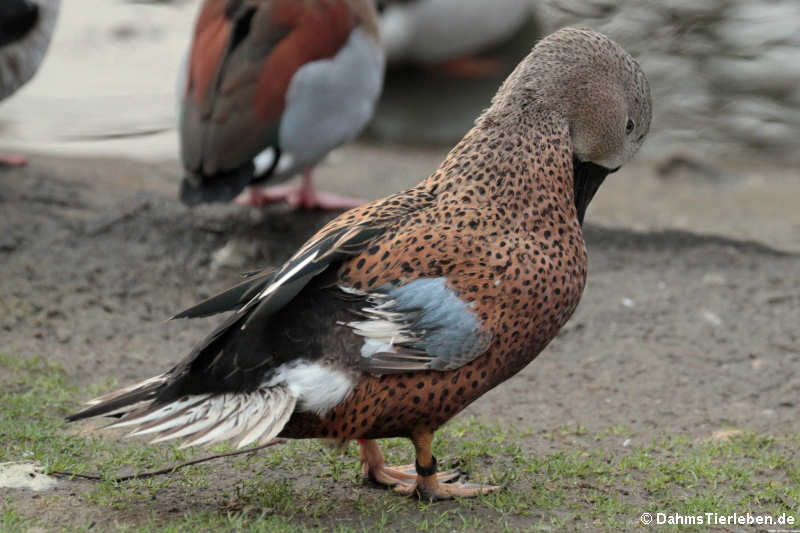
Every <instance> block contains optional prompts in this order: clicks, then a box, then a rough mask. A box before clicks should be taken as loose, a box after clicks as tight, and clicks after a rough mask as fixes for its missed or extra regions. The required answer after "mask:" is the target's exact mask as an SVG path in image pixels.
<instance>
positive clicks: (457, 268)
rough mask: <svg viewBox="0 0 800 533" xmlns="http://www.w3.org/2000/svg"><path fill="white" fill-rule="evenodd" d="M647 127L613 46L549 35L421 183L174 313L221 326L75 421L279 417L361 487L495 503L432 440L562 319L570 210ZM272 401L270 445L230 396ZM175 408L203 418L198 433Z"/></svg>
mask: <svg viewBox="0 0 800 533" xmlns="http://www.w3.org/2000/svg"><path fill="white" fill-rule="evenodd" d="M631 123H632V124H633V126H632V127H631V126H630V124H631ZM649 124H650V93H649V86H648V84H647V80H646V78H645V76H644V74H643V73H642V72H641V70H640V69H639V66H638V64H636V62H635V61H634V60H633V59H632V58H631V57H630V56H629V55H628V54H627V53H626V52H625V51H624V50H622V49H621V48H620V47H619V46H617V45H616V44H614V43H613V42H612V41H610V40H609V39H608V38H606V37H605V36H603V35H600V34H598V33H594V32H591V31H588V30H577V29H565V30H561V31H559V32H556V33H555V34H553V35H551V36H550V37H548V38H546V39H544V40H543V41H541V42H540V43H539V44H538V45H537V46H536V47H535V48H534V49H533V51H532V52H531V54H530V55H529V56H528V57H527V58H526V59H525V60H524V61H523V62H522V63H521V64H520V65H519V66H518V67H517V69H516V70H515V71H514V73H513V74H512V75H511V76H510V77H509V78H508V80H507V81H506V82H505V83H504V84H503V86H502V87H501V89H500V90H499V92H498V93H497V95H496V96H495V98H494V99H493V101H492V105H491V106H490V107H489V108H488V109H487V111H485V112H484V113H483V114H482V115H481V117H479V118H478V120H477V121H476V124H475V127H474V128H473V129H472V130H471V131H470V132H469V133H467V135H466V136H465V137H464V139H463V140H462V141H461V142H460V143H458V145H457V146H456V147H455V148H453V150H452V151H451V152H450V153H449V154H448V156H447V157H446V159H445V160H444V162H443V163H442V165H441V166H440V168H439V169H438V170H437V171H436V172H435V173H433V174H432V175H431V176H430V177H428V178H427V179H425V180H423V181H422V182H421V183H420V184H419V185H417V186H416V187H413V188H411V189H409V190H406V191H402V192H399V193H397V194H394V195H392V196H389V197H387V198H385V199H382V200H378V201H375V202H372V203H370V204H367V205H364V206H362V207H359V208H356V209H353V210H351V211H349V212H347V213H345V214H343V215H342V216H340V217H338V218H337V219H335V220H333V221H332V222H331V223H329V224H328V225H327V226H325V227H324V228H323V229H321V230H320V231H319V232H318V233H317V234H316V235H315V236H314V237H312V238H311V239H310V240H309V241H308V243H306V244H305V245H304V246H303V247H302V248H301V249H300V250H299V251H298V252H297V253H296V254H295V255H294V256H293V257H292V258H291V259H290V260H289V261H288V262H287V263H286V264H284V265H283V266H282V267H280V268H279V269H278V270H276V271H274V272H267V273H263V274H260V275H256V276H253V277H251V278H248V279H247V280H245V281H244V282H243V283H242V284H240V285H238V286H237V287H234V288H233V289H231V290H229V291H227V292H225V293H222V294H220V295H217V296H215V297H212V298H211V299H209V300H207V301H205V302H202V303H201V304H198V305H197V306H195V307H193V308H191V309H188V310H186V311H184V312H182V313H180V314H179V315H177V317H178V318H189V317H194V316H206V315H209V314H214V313H217V312H221V311H228V310H234V311H235V312H234V313H232V314H231V315H230V316H229V318H227V319H226V320H225V321H224V322H223V323H222V324H221V325H220V326H219V327H218V328H217V329H216V330H215V331H214V332H212V334H211V335H210V336H208V337H207V338H206V339H205V340H204V341H203V342H201V343H200V344H198V346H197V347H196V348H195V349H194V350H193V351H192V353H190V354H189V356H188V357H187V358H186V359H184V360H183V361H182V362H181V363H179V364H178V365H176V366H175V367H174V368H172V369H171V370H169V371H168V372H166V373H165V374H163V375H161V376H158V377H157V378H153V379H151V380H148V381H146V382H143V383H142V384H141V385H140V386H134V387H131V388H128V389H124V390H122V391H120V392H119V393H116V394H112V395H109V396H107V397H105V398H102V399H100V400H99V401H96V402H94V403H93V404H92V405H91V406H90V407H89V408H88V409H86V410H85V411H83V412H82V413H78V414H77V415H74V416H73V417H72V418H73V419H77V418H83V417H86V416H95V415H100V414H106V413H109V412H115V413H119V412H120V411H125V410H126V407H127V409H128V411H127V413H126V414H125V415H124V416H123V417H122V419H121V422H120V423H118V424H117V425H118V426H123V425H124V426H125V427H132V428H139V431H141V430H142V429H144V430H145V431H148V430H150V433H156V437H157V438H160V437H164V436H167V437H169V436H182V437H185V438H186V439H189V441H190V442H193V441H194V442H209V439H211V441H216V440H219V439H221V438H228V439H230V440H233V441H235V442H239V443H241V442H256V441H259V440H263V439H269V438H272V436H273V435H274V434H275V432H274V427H275V426H276V425H277V422H275V420H278V419H280V421H281V423H282V424H281V425H282V429H281V430H280V432H279V433H278V434H279V435H280V436H283V437H290V438H313V437H319V438H327V439H333V440H337V441H340V442H346V441H348V440H351V439H359V442H360V443H361V452H362V461H363V462H364V469H365V473H366V474H368V475H369V476H370V477H372V478H373V479H376V480H378V481H380V482H382V483H385V484H388V485H395V486H396V489H397V490H399V491H401V492H407V493H410V492H413V491H415V490H417V491H420V492H421V493H424V494H425V495H426V496H428V497H449V496H453V495H462V496H464V495H474V494H478V493H482V492H486V491H488V490H493V487H478V486H469V485H464V484H457V483H440V481H442V482H444V481H451V477H452V476H449V475H448V474H440V475H435V464H436V463H435V459H434V458H433V456H432V455H431V448H430V446H431V441H432V438H433V432H434V431H435V430H436V429H437V428H438V427H439V426H441V425H442V424H443V423H445V422H446V421H447V420H449V419H450V418H452V417H453V416H454V415H456V414H457V413H458V412H459V411H461V410H462V409H463V408H464V407H466V406H467V405H469V404H470V403H471V402H472V401H474V400H475V399H477V398H478V397H480V396H481V395H482V394H484V393H485V392H486V391H488V390H489V389H491V388H493V387H495V386H496V385H498V384H500V383H502V382H503V381H504V380H506V379H508V378H509V377H511V376H513V375H514V374H515V373H517V372H518V371H519V370H520V369H522V368H523V367H524V366H525V365H527V364H528V363H529V362H530V361H531V360H533V358H535V357H536V356H537V355H538V354H539V353H540V352H541V351H542V349H543V348H544V347H545V346H546V345H547V344H548V343H549V342H550V341H551V340H552V339H553V337H554V336H555V334H556V332H557V331H558V330H559V328H561V327H562V326H563V325H564V323H566V321H567V320H568V319H569V317H570V316H571V314H572V313H573V311H574V310H575V308H576V306H577V305H578V301H579V299H580V296H581V293H582V291H583V288H584V285H585V283H586V275H587V271H586V264H587V261H586V249H585V245H584V240H583V235H582V231H581V223H582V221H583V216H584V214H585V210H586V206H587V204H588V203H589V201H590V200H591V198H592V196H593V195H594V193H595V192H596V190H597V188H598V186H599V184H600V183H601V182H602V180H603V179H604V178H605V177H606V175H607V174H608V173H610V172H611V171H613V170H614V169H616V168H617V167H618V166H619V165H621V164H622V163H624V162H625V161H627V160H628V159H629V158H630V157H631V156H632V155H633V154H634V153H635V151H636V150H637V149H638V147H639V146H640V145H641V143H642V141H643V139H644V137H645V135H646V134H647V131H648V129H649ZM273 390H279V391H281V393H280V394H277V399H272V398H269V399H266V400H264V404H263V409H264V411H265V412H268V413H273V414H272V415H271V418H270V417H267V416H264V415H262V418H263V419H264V420H267V419H269V420H268V421H267V422H264V424H265V427H267V426H268V428H267V429H269V431H267V429H265V430H264V431H263V432H262V433H261V434H259V435H256V436H254V431H255V430H254V429H253V425H252V424H251V423H250V422H248V420H249V418H247V417H242V416H241V411H242V410H241V409H237V408H234V407H230V406H231V405H234V404H233V403H231V400H230V396H231V395H232V394H233V395H237V394H238V395H240V396H242V397H243V398H248V400H247V402H244V400H241V401H240V403H242V404H244V403H246V404H247V405H251V402H252V401H253V400H251V399H250V398H251V397H252V396H253V395H256V397H258V398H265V397H266V396H267V395H268V393H269V391H273ZM287 393H288V396H287ZM198 398H199V400H198ZM289 398H291V399H293V400H294V402H295V404H293V407H292V408H293V412H292V414H291V416H290V417H289V418H288V419H287V420H285V422H284V421H283V416H284V414H285V412H286V409H287V405H289V404H288V403H287V402H289ZM190 404H191V405H192V406H195V405H203V404H211V407H209V408H208V410H207V412H209V413H211V412H213V413H217V414H215V415H214V416H210V415H209V417H207V418H209V420H208V421H207V423H206V424H205V425H203V426H202V427H201V428H199V429H197V431H195V432H194V433H193V432H192V431H190V430H186V429H185V428H186V424H187V420H192V423H196V420H195V419H196V418H197V417H196V414H195V412H194V411H192V413H188V409H189V407H187V406H189V405H190ZM218 404H219V405H218ZM223 404H224V405H223ZM170 405H173V406H177V407H174V408H169V409H167V411H168V412H165V408H166V407H168V406H170ZM128 406H130V407H128ZM153 427H156V428H157V429H158V431H155V430H153ZM256 433H257V431H256ZM176 434H177V435H176ZM209 435H210V437H209ZM396 436H403V437H408V438H410V439H411V440H412V441H413V443H414V445H415V447H416V451H417V462H416V465H417V469H416V471H417V474H418V475H414V474H413V473H410V472H409V471H408V469H392V468H388V467H386V466H385V465H384V464H383V457H382V455H381V453H380V449H379V448H378V447H377V444H376V443H375V442H374V441H373V440H372V439H378V438H383V437H396Z"/></svg>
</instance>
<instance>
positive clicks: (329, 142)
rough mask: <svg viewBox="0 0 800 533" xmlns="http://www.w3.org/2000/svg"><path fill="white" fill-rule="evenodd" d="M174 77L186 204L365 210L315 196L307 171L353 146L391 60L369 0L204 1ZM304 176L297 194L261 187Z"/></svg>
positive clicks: (333, 197)
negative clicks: (236, 203) (241, 203)
mask: <svg viewBox="0 0 800 533" xmlns="http://www.w3.org/2000/svg"><path fill="white" fill-rule="evenodd" d="M184 63H185V65H184V68H183V69H182V73H181V75H180V76H179V94H180V95H181V97H180V103H179V121H178V122H179V125H178V129H179V137H180V151H181V159H182V163H183V168H184V177H183V179H182V181H181V186H180V194H179V196H180V199H181V201H182V202H183V203H185V204H187V205H197V204H201V203H210V202H229V201H231V200H233V199H235V198H236V197H238V196H239V195H240V193H241V192H242V191H243V190H244V189H245V188H246V187H248V186H249V187H250V194H249V196H247V197H246V198H245V199H244V200H245V202H246V203H251V204H253V205H266V204H269V203H274V202H280V201H289V202H290V203H292V204H294V205H297V206H300V207H304V208H323V209H343V208H349V207H354V206H356V205H360V204H361V203H363V201H362V200H358V199H351V198H346V197H341V196H336V195H332V194H329V193H324V192H322V191H317V190H316V189H315V188H314V185H313V180H312V172H313V168H314V166H315V165H316V164H317V163H319V162H320V161H321V160H322V159H323V158H324V157H325V156H326V155H327V154H328V152H330V151H331V150H333V149H334V148H336V147H337V146H340V145H342V144H344V143H346V142H348V141H350V140H351V139H353V138H354V137H355V136H356V135H357V134H358V133H359V132H360V131H361V130H362V129H363V128H364V126H365V125H366V124H367V122H368V121H369V119H370V117H371V116H372V112H373V109H374V107H375V103H376V101H377V99H378V96H379V95H380V93H381V88H382V85H383V72H384V63H385V59H384V52H383V49H382V47H381V45H380V40H379V34H378V22H377V12H376V9H375V5H374V4H373V0H310V1H306V0H251V1H241V0H237V1H229V0H206V1H205V2H204V3H203V4H202V6H201V9H200V12H199V15H198V17H197V22H196V24H195V29H194V34H193V40H192V43H191V46H190V50H189V53H188V56H187V58H186V60H185V62H184ZM297 174H302V184H301V185H300V186H299V187H275V188H272V189H261V188H259V187H255V186H256V185H258V184H262V183H264V182H267V181H269V182H271V183H273V184H276V183H280V182H281V181H285V180H287V179H289V178H291V177H293V176H295V175H297Z"/></svg>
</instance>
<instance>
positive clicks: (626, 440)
mask: <svg viewBox="0 0 800 533" xmlns="http://www.w3.org/2000/svg"><path fill="white" fill-rule="evenodd" d="M632 442H633V441H632V440H631V439H625V440H624V441H622V447H623V448H627V447H629V446H630V445H631V443H632Z"/></svg>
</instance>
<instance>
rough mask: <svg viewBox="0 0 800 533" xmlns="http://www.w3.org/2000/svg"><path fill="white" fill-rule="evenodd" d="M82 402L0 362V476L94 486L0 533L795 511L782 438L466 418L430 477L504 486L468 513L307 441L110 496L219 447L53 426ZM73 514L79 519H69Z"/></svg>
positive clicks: (47, 367) (543, 523)
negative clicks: (637, 437)
mask: <svg viewBox="0 0 800 533" xmlns="http://www.w3.org/2000/svg"><path fill="white" fill-rule="evenodd" d="M108 385H109V384H105V385H103V387H102V388H103V389H105V388H107V387H108ZM91 392H92V391H88V392H87V391H79V390H77V389H76V388H75V387H73V386H71V385H70V383H69V381H68V379H67V378H66V377H65V374H64V372H63V371H62V370H61V369H59V368H58V367H56V366H54V365H51V364H48V363H47V362H45V361H44V360H42V359H32V360H21V359H17V358H13V357H9V356H3V355H0V462H3V461H34V462H36V463H38V464H40V465H42V467H43V469H44V470H45V472H52V471H56V470H59V471H71V472H77V473H93V474H99V475H100V476H102V477H103V478H104V480H103V481H100V482H96V483H89V482H80V481H64V482H62V484H61V487H62V488H61V489H59V490H56V491H50V492H46V493H42V494H41V495H39V497H38V498H37V499H36V500H35V502H36V505H37V506H38V505H45V507H52V508H53V509H56V511H57V510H58V509H61V510H62V513H61V514H58V513H57V512H54V514H51V515H47V514H44V515H40V513H37V512H36V509H35V508H31V506H30V502H32V501H34V500H24V498H25V496H24V493H21V492H15V491H7V492H6V494H8V495H10V497H8V498H6V501H3V502H2V503H0V531H3V532H5V531H10V532H16V531H27V530H28V529H29V528H30V527H33V526H42V527H48V526H49V527H53V526H54V524H53V523H52V522H53V521H54V520H55V518H54V517H58V520H59V522H58V527H59V528H65V529H66V530H68V531H85V530H87V529H88V528H89V527H90V525H91V521H93V520H102V521H103V522H102V523H101V525H100V529H112V530H119V531H140V530H143V529H146V530H150V531H162V532H187V533H188V532H199V531H208V530H213V531H241V530H248V531H297V532H300V531H342V532H351V531H352V532H357V531H404V530H413V529H416V530H420V531H445V530H446V531H479V530H487V529H488V530H497V531H519V530H530V531H538V530H543V529H546V530H576V529H577V530H587V531H594V530H621V531H625V530H639V529H641V526H640V525H639V523H638V518H639V516H640V515H641V513H642V512H644V511H649V512H652V513H655V512H658V511H661V512H667V513H681V514H686V515H694V514H700V513H703V512H706V511H711V512H717V513H720V514H728V513H732V512H739V513H743V512H748V511H749V512H752V513H761V514H771V515H773V516H777V515H779V514H781V513H787V514H789V515H791V516H793V517H794V518H795V519H797V518H798V517H797V515H796V514H793V513H794V512H795V511H796V510H797V509H798V508H800V459H799V458H798V456H797V452H796V450H797V449H798V444H800V437H797V436H769V435H762V434H756V433H749V432H738V433H737V432H731V433H732V435H733V436H731V437H730V438H726V439H720V440H715V441H707V442H698V441H692V440H689V439H688V438H686V437H685V436H682V435H664V436H662V437H661V438H658V439H654V440H652V441H651V442H649V443H646V444H643V445H638V446H637V445H634V446H629V447H626V448H623V447H620V446H619V445H618V444H619V442H621V441H622V440H624V439H625V438H627V437H629V436H632V435H633V434H634V432H633V431H632V430H630V429H627V428H625V427H621V426H616V427H611V428H606V429H603V430H602V431H598V432H595V433H592V432H591V431H589V430H588V429H587V428H584V427H580V426H578V427H571V428H570V427H565V428H562V429H561V430H559V431H557V432H553V433H552V434H549V435H548V434H538V435H533V434H531V433H530V432H523V431H518V430H515V429H512V428H509V427H504V426H499V425H492V424H486V423H483V422H481V421H479V420H477V419H474V418H459V419H457V420H456V421H454V422H453V423H451V424H449V425H448V426H446V427H445V428H443V429H442V430H440V431H439V432H438V434H437V437H438V438H437V439H436V441H435V448H434V454H435V455H436V456H437V457H439V458H440V461H441V464H442V466H443V467H445V468H460V469H463V470H465V471H468V472H469V473H470V479H471V480H472V481H479V482H488V483H496V484H503V485H504V486H506V490H503V491H500V492H496V493H493V494H490V495H487V496H484V497H481V498H477V499H472V500H459V501H455V502H438V503H434V504H428V503H420V502H416V501H413V500H410V499H407V498H403V497H400V496H397V495H395V494H393V493H392V492H390V491H385V490H381V489H379V488H375V487H371V486H368V485H364V484H363V483H362V481H361V477H360V467H359V464H358V453H357V447H356V446H355V445H351V446H350V447H347V448H343V449H342V448H330V447H328V446H326V445H324V444H321V443H320V442H317V441H296V442H288V443H286V444H283V445H280V446H276V447H273V448H269V449H267V450H263V451H261V452H259V453H258V454H253V455H246V456H238V457H234V458H229V459H224V460H221V461H216V462H213V463H205V464H202V465H199V466H194V467H189V468H186V469H183V470H180V471H177V472H174V473H172V474H170V475H167V476H160V477H156V478H152V479H145V480H135V481H131V482H126V483H115V482H113V481H112V478H113V477H115V476H117V475H120V474H128V473H131V472H138V471H144V470H152V469H158V468H164V467H166V466H170V465H175V464H177V463H180V462H183V461H186V460H189V459H192V458H196V457H200V456H202V455H205V454H207V453H214V452H220V451H223V450H225V448H224V447H217V448H215V449H212V450H197V451H191V452H187V451H181V450H178V449H177V448H176V447H175V446H168V445H163V446H146V445H144V444H142V443H141V442H131V441H126V440H122V439H118V438H115V437H114V436H112V435H110V434H105V433H103V432H94V433H88V434H86V433H85V432H84V431H83V429H84V428H85V426H79V425H78V426H70V425H67V424H66V423H65V422H64V421H63V417H64V415H65V414H67V413H68V412H70V411H71V410H73V409H75V407H76V406H77V405H78V402H79V401H80V400H83V399H85V398H86V396H88V395H89V394H91ZM543 440H549V441H550V442H551V443H553V444H554V445H555V449H557V450H560V451H555V452H549V453H546V454H533V453H530V452H528V451H526V444H531V443H535V442H541V441H543ZM576 443H577V444H576ZM381 444H382V448H383V450H384V453H385V455H386V457H387V460H388V461H389V462H390V463H393V464H405V463H408V462H410V461H412V460H413V458H412V457H411V450H412V447H411V446H410V445H409V443H408V442H407V441H405V440H403V439H386V440H384V441H382V443H381ZM611 444H614V445H611ZM65 486H66V487H67V488H66V489H65V488H64V487H65ZM2 490H3V489H0V495H2V494H3V493H2ZM76 508H81V509H82V510H84V511H85V512H84V513H82V514H81V513H71V512H70V511H69V510H70V509H76ZM87 516H91V517H93V518H92V520H89V519H87V518H86V517H87ZM81 517H83V518H81ZM48 520H49V522H48ZM651 527H655V526H651ZM658 529H659V531H661V530H663V531H678V530H680V531H702V530H705V528H703V527H700V526H698V527H697V528H693V527H691V526H658Z"/></svg>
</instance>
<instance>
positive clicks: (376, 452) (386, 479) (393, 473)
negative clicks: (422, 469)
mask: <svg viewBox="0 0 800 533" xmlns="http://www.w3.org/2000/svg"><path fill="white" fill-rule="evenodd" d="M358 444H359V446H360V449H359V455H360V456H361V469H362V472H363V473H364V477H367V478H369V479H371V480H372V481H374V482H376V483H380V484H381V485H386V486H387V487H397V486H401V485H408V486H410V487H411V488H412V489H413V488H414V486H415V485H416V481H417V472H416V469H415V468H414V465H413V464H411V465H403V466H394V467H389V466H386V462H385V460H384V458H383V453H382V452H381V449H380V447H379V446H378V443H377V442H375V441H374V440H367V439H359V440H358ZM458 476H459V473H458V472H442V473H441V474H437V477H438V479H439V481H441V482H442V483H446V482H448V481H451V480H453V479H455V478H457V477H458Z"/></svg>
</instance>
